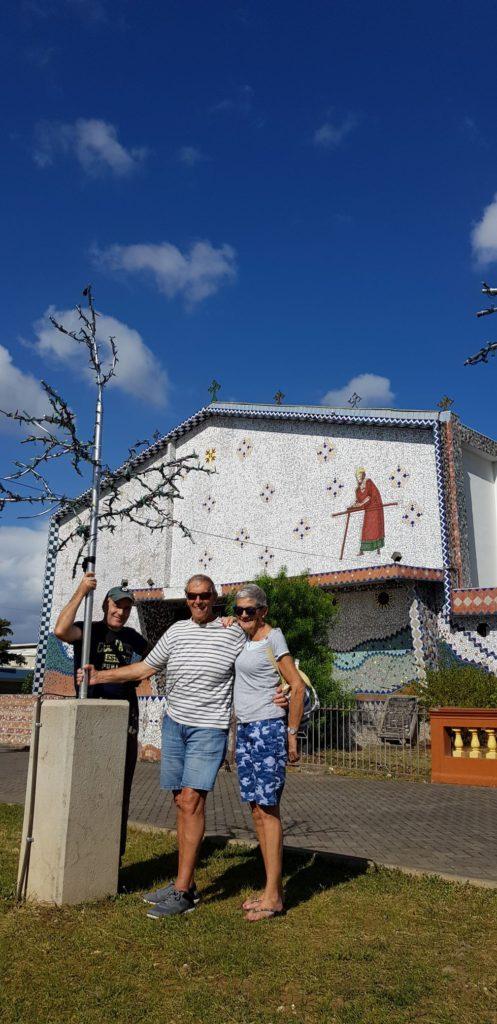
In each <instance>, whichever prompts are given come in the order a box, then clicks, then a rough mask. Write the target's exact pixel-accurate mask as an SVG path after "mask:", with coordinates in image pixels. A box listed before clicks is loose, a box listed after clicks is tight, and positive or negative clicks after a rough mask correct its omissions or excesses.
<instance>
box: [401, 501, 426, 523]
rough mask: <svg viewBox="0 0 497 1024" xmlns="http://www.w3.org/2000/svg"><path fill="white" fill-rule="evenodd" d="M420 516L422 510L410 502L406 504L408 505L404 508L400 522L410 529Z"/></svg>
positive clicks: (413, 502)
mask: <svg viewBox="0 0 497 1024" xmlns="http://www.w3.org/2000/svg"><path fill="white" fill-rule="evenodd" d="M422 515H423V510H422V509H421V508H420V507H419V505H416V502H415V501H410V502H408V504H406V505H405V506H404V511H403V513H402V520H403V522H404V523H405V525H406V526H411V527H412V526H415V525H416V523H417V521H418V519H421V516H422Z"/></svg>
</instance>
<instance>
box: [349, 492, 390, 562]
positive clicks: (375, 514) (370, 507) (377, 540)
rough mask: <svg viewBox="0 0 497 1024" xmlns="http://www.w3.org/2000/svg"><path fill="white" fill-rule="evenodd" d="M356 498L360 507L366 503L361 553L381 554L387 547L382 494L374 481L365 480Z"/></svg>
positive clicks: (356, 493)
mask: <svg viewBox="0 0 497 1024" xmlns="http://www.w3.org/2000/svg"><path fill="white" fill-rule="evenodd" d="M355 498H356V502H357V504H358V505H360V506H363V503H364V502H365V504H364V521H363V524H362V534H361V552H362V551H378V552H379V551H380V549H381V548H383V547H384V546H385V516H384V513H383V502H382V500H381V494H380V492H379V490H378V488H377V487H376V484H374V483H373V481H372V480H368V479H364V480H363V481H362V483H360V484H359V485H358V487H357V490H356V492H355Z"/></svg>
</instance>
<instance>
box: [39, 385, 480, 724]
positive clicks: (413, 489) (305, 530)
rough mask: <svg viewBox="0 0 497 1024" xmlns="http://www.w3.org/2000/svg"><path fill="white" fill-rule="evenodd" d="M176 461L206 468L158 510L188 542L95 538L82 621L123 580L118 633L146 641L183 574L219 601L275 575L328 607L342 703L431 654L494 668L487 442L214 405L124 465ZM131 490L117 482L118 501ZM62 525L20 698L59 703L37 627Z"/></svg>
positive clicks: (127, 534)
mask: <svg viewBox="0 0 497 1024" xmlns="http://www.w3.org/2000/svg"><path fill="white" fill-rule="evenodd" d="M192 451H195V452H196V453H197V455H198V456H199V458H200V460H201V462H202V464H204V465H205V466H207V467H208V468H209V469H211V470H212V471H213V472H212V474H210V475H205V474H198V473H191V474H190V475H189V476H187V477H186V478H185V480H184V481H183V486H182V500H181V501H175V502H174V507H173V508H172V511H173V514H174V515H175V516H176V517H177V518H178V519H181V520H182V521H183V522H184V523H185V524H186V525H187V526H188V528H189V529H190V531H191V534H192V537H193V542H192V541H191V540H189V539H187V538H185V537H183V536H182V534H181V532H180V530H179V529H177V528H174V529H169V530H166V531H164V533H150V532H148V531H147V530H146V529H140V528H139V527H137V526H136V527H134V526H132V525H130V524H126V525H123V526H119V527H118V528H117V530H116V532H115V533H114V534H113V535H110V534H108V533H103V534H102V535H101V537H100V539H99V549H98V574H97V575H98V580H99V588H98V591H97V594H96V602H95V609H96V610H95V617H99V614H100V603H101V600H102V598H103V596H104V594H105V592H106V590H107V589H108V588H109V587H110V586H112V585H113V584H116V583H119V582H120V581H121V579H126V580H128V584H129V586H130V587H131V588H132V589H133V590H134V591H135V595H136V599H137V602H138V603H137V608H136V611H134V612H133V616H134V625H135V626H137V627H138V628H140V629H141V630H142V631H143V632H144V633H145V634H146V635H147V636H148V637H149V639H150V640H151V641H155V640H156V639H157V638H158V637H159V636H160V634H161V633H162V632H163V630H164V629H165V628H167V626H168V625H169V624H170V623H171V622H173V621H175V619H176V618H177V617H178V616H181V615H183V614H184V607H183V604H182V601H181V599H182V595H183V588H184V582H185V580H186V579H187V578H188V576H190V575H191V574H192V573H194V572H206V573H207V574H208V575H210V576H212V577H213V578H214V579H215V581H216V583H217V584H218V587H219V590H220V593H222V592H223V591H227V590H228V589H229V588H230V586H231V585H232V584H233V583H236V582H241V581H246V580H251V579H253V578H254V577H255V576H256V575H257V574H258V573H260V572H262V571H264V572H268V573H270V574H275V573H276V572H277V571H278V569H280V568H281V567H282V566H286V568H287V570H288V573H289V574H298V573H301V572H303V571H305V572H307V573H308V574H309V576H310V578H311V580H312V582H314V583H315V584H316V585H319V586H323V587H326V588H327V589H329V590H332V591H333V593H334V594H335V595H336V598H337V601H338V603H339V605H340V616H339V619H338V623H337V625H336V626H335V627H334V629H333V631H332V634H331V636H330V645H331V646H332V648H333V649H334V651H335V652H336V657H335V664H334V674H335V676H336V677H337V678H338V679H339V680H340V681H341V682H342V683H344V684H346V685H347V686H348V687H349V688H350V689H351V690H353V691H355V692H356V693H358V694H361V695H371V694H387V693H392V692H395V691H397V692H398V691H400V690H402V688H403V687H405V686H406V685H407V684H409V683H410V682H412V680H413V679H419V678H423V676H424V673H425V672H426V669H427V667H430V666H433V665H435V664H436V663H437V659H438V656H439V653H440V651H441V650H443V651H444V652H445V653H446V654H449V656H450V657H454V658H455V659H463V660H466V661H470V662H473V663H476V664H479V665H482V666H484V667H485V668H487V669H488V670H491V671H494V670H496V669H497V508H496V483H495V477H496V465H497V443H496V442H495V441H492V440H490V439H489V438H487V437H484V436H483V435H481V434H479V433H477V432H476V431H473V430H470V429H469V428H467V427H465V426H463V425H462V424H461V423H460V421H459V419H458V418H457V416H455V415H454V414H453V413H451V412H439V411H427V412H421V411H417V410H407V411H405V410H404V411H403V410H397V409H388V410H386V409H373V410H366V409H354V410H345V409H327V408H324V407H322V406H318V407H315V406H274V405H268V406H266V405H252V404H240V403H228V402H216V403H213V404H211V405H209V406H207V407H206V408H204V409H202V410H200V412H198V413H196V414H195V415H194V416H192V417H191V419H189V420H187V421H186V422H185V423H182V424H181V425H180V426H178V427H177V428H176V429H175V430H172V431H171V432H170V433H169V434H168V435H166V436H165V437H164V438H162V439H161V440H159V441H158V442H157V443H156V444H154V445H153V447H152V448H150V449H149V450H148V451H147V452H145V453H143V454H142V455H140V456H139V458H137V459H135V460H134V462H132V463H131V464H130V467H131V469H132V470H134V469H135V470H139V469H140V467H142V466H144V465H145V464H147V465H153V462H154V460H156V461H157V460H159V459H161V458H163V457H164V456H165V455H166V454H168V455H169V456H174V455H177V456H180V455H186V454H188V453H190V452H192ZM123 468H124V467H123ZM135 487H136V484H135V483H134V481H133V478H131V480H130V481H126V480H124V477H123V484H122V495H123V499H125V498H126V497H127V496H128V495H129V494H132V493H133V491H134V488H135ZM358 503H361V504H360V510H357V511H353V512H351V513H350V514H348V512H347V510H348V509H349V508H350V506H351V505H354V504H358ZM144 515H146V511H145V513H144ZM69 527H70V522H69V521H68V520H67V519H64V518H61V519H60V521H59V522H55V521H53V523H52V528H51V531H50V540H49V550H48V556H47V572H46V579H45V590H44V598H43V609H42V624H41V633H40V644H39V653H38V661H37V667H36V673H35V686H36V687H41V686H42V685H43V680H44V681H45V682H44V685H45V688H47V689H50V690H51V691H54V689H58V690H60V691H61V692H67V691H68V690H70V688H71V687H72V681H71V662H70V658H69V654H70V649H69V648H67V647H66V646H65V645H63V644H61V643H60V641H58V640H56V638H55V637H54V636H53V633H52V629H53V624H54V621H55V619H56V617H57V615H58V613H59V611H60V609H61V607H62V606H63V604H64V603H65V602H66V601H67V600H68V598H69V596H70V594H71V593H72V591H73V589H74V581H73V579H72V577H71V572H72V564H73V561H74V550H73V547H72V546H71V545H69V546H68V547H67V548H66V549H64V550H63V551H62V552H60V554H59V555H58V556H57V554H56V549H57V542H58V537H63V536H64V534H65V533H66V532H67V530H68V529H69ZM399 556H400V557H399ZM149 580H152V583H149V582H148V581H149ZM296 653H298V652H296ZM143 706H144V714H146V715H150V714H151V710H152V704H151V703H150V701H147V702H145V703H144V705H143ZM154 706H155V705H154ZM154 720H155V716H154ZM145 732H146V730H145Z"/></svg>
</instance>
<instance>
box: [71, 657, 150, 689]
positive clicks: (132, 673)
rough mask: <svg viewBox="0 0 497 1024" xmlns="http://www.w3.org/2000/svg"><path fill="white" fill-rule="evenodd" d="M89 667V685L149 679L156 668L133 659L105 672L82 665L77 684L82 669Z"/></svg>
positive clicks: (91, 666)
mask: <svg viewBox="0 0 497 1024" xmlns="http://www.w3.org/2000/svg"><path fill="white" fill-rule="evenodd" d="M85 668H88V669H90V675H89V677H88V685H89V686H98V684H99V683H135V682H139V681H140V680H141V679H150V676H153V675H154V674H155V673H156V672H157V669H156V668H154V666H153V665H149V664H147V662H146V661H134V662H133V664H132V665H123V666H122V668H109V669H107V670H106V671H105V672H104V671H103V670H100V671H98V670H97V669H96V668H94V667H93V665H84V666H83V667H82V668H79V669H78V685H79V686H80V685H81V682H82V680H83V670H84V669H85Z"/></svg>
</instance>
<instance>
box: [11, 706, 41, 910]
mask: <svg viewBox="0 0 497 1024" xmlns="http://www.w3.org/2000/svg"><path fill="white" fill-rule="evenodd" d="M40 729H41V693H39V694H38V695H37V697H36V705H35V717H34V725H33V737H32V739H33V751H32V755H31V787H30V790H29V796H28V800H29V807H28V821H27V825H26V841H25V846H24V854H23V858H22V867H21V871H20V874H19V881H18V883H17V890H16V900H17V901H18V902H21V901H22V900H24V899H25V897H26V889H27V885H28V872H29V861H30V858H31V844H32V843H33V842H34V840H33V821H34V817H35V796H36V776H37V774H38V747H39V744H40Z"/></svg>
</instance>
